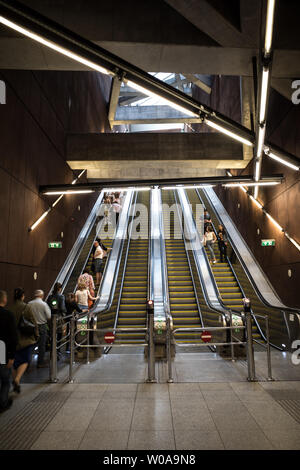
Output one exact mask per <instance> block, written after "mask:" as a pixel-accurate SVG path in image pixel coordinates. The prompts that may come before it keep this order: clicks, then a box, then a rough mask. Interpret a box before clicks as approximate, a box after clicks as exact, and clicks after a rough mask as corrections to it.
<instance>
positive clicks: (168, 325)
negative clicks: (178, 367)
mask: <svg viewBox="0 0 300 470" xmlns="http://www.w3.org/2000/svg"><path fill="white" fill-rule="evenodd" d="M166 339H167V345H166V346H167V363H168V383H173V377H172V356H171V320H170V317H169V316H168V317H167V338H166Z"/></svg>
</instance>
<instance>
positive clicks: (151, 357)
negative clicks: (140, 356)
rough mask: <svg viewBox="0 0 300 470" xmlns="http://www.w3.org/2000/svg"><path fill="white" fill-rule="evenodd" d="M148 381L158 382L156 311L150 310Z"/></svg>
mask: <svg viewBox="0 0 300 470" xmlns="http://www.w3.org/2000/svg"><path fill="white" fill-rule="evenodd" d="M147 382H150V383H154V382H156V378H155V349H154V312H153V311H152V312H149V311H148V379H147Z"/></svg>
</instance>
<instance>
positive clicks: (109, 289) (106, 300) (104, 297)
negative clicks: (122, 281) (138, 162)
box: [90, 189, 133, 316]
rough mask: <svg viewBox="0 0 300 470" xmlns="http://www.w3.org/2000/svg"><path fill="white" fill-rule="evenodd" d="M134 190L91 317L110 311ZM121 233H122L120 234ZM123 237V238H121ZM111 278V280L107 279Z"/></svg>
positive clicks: (121, 218) (130, 193) (126, 200)
mask: <svg viewBox="0 0 300 470" xmlns="http://www.w3.org/2000/svg"><path fill="white" fill-rule="evenodd" d="M132 198H133V190H131V189H130V190H128V191H127V195H126V198H125V201H124V206H123V209H122V212H121V214H120V217H119V222H118V226H117V228H116V232H115V239H114V242H113V249H112V250H111V252H110V257H109V262H108V263H106V266H105V269H104V272H103V277H102V281H101V284H100V286H99V290H98V293H97V296H98V297H99V299H98V300H96V302H95V304H94V306H93V308H92V309H91V310H90V315H91V316H97V315H99V314H103V313H106V312H108V311H109V310H110V308H111V305H112V301H113V297H114V293H115V289H116V283H117V278H118V272H119V268H120V263H121V258H122V256H121V255H122V251H123V247H124V239H125V237H126V236H127V230H128V223H129V219H130V214H131V208H132ZM119 232H120V233H119ZM120 235H121V236H120ZM108 277H109V279H107V278H108Z"/></svg>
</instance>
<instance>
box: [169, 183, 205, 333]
mask: <svg viewBox="0 0 300 470" xmlns="http://www.w3.org/2000/svg"><path fill="white" fill-rule="evenodd" d="M173 194H174V200H175V203H176V209H177V216H178V220H180V214H179V210H178V199H177V194H176V191H175V190H173ZM180 228H181V235H182V240H183V244H184V250H185V254H186V259H187V262H188V265H189V270H190V274H191V279H192V284H193V289H194V295H195V299H196V303H197V308H198V313H199V318H200V324H201V326H202V327H203V328H204V327H205V325H204V321H203V317H202V311H201V307H200V302H199V298H198V293H197V289H196V285H195V279H194V274H193V271H192V266H191V260H190V255H189V253H188V250H187V247H186V239H185V236H184V230H183V227H182V224H180Z"/></svg>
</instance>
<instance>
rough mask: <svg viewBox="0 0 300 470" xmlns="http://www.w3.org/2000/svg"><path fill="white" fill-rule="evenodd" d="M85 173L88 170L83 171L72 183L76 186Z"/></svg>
mask: <svg viewBox="0 0 300 470" xmlns="http://www.w3.org/2000/svg"><path fill="white" fill-rule="evenodd" d="M84 172H86V170H82V172H81V173H79V175H78V176H77V178H75V179H74V180H73V181H72V183H71V184H75V183H76V181H78V180H79V178H81V177H82V175H83V173H84Z"/></svg>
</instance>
